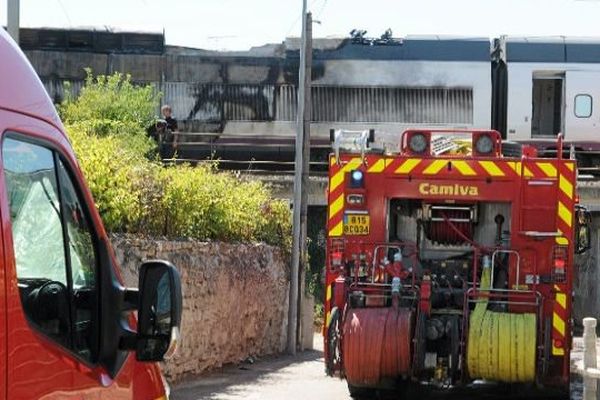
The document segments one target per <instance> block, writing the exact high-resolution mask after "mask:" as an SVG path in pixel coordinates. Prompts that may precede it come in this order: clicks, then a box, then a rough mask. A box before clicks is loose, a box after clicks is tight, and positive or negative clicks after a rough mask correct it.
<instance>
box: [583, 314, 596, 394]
mask: <svg viewBox="0 0 600 400" xmlns="http://www.w3.org/2000/svg"><path fill="white" fill-rule="evenodd" d="M596 323H597V322H596V318H584V319H583V369H584V371H585V372H584V375H583V399H584V400H596V392H597V389H598V381H597V380H596V378H592V377H591V376H589V375H588V374H587V373H586V372H587V371H588V368H597V366H598V361H597V360H598V359H597V355H596Z"/></svg>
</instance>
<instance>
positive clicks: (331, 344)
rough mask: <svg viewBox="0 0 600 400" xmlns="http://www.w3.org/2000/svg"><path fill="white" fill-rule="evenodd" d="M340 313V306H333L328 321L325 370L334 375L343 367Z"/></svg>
mask: <svg viewBox="0 0 600 400" xmlns="http://www.w3.org/2000/svg"><path fill="white" fill-rule="evenodd" d="M340 314H341V312H340V310H339V308H337V307H333V308H332V309H331V313H330V314H329V320H328V321H327V324H328V325H327V361H326V363H325V372H326V373H327V375H329V376H334V375H335V373H336V372H338V371H339V370H340V367H341V343H340V339H341V331H340V319H341V317H340Z"/></svg>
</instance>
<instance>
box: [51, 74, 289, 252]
mask: <svg viewBox="0 0 600 400" xmlns="http://www.w3.org/2000/svg"><path fill="white" fill-rule="evenodd" d="M87 72H88V75H87V79H86V82H85V86H84V87H83V89H82V90H81V93H80V95H79V96H78V97H77V98H73V97H67V98H66V99H65V101H64V102H63V104H61V105H60V106H59V110H60V113H61V117H62V119H63V121H64V123H65V126H66V128H67V131H68V134H69V137H70V139H71V142H72V144H73V147H74V149H75V152H76V154H77V157H78V159H79V162H80V165H81V168H82V170H83V172H84V175H85V177H86V180H87V182H88V184H89V185H90V189H91V191H92V193H93V195H94V199H95V201H96V206H97V208H98V210H99V211H100V213H101V215H102V218H103V220H104V222H105V224H106V227H107V229H108V230H109V231H112V232H131V233H142V234H147V235H164V236H168V237H171V238H177V237H191V238H196V239H200V240H207V239H214V240H227V241H265V242H267V243H270V244H274V245H278V246H282V247H283V248H286V249H288V248H289V247H290V243H291V239H290V234H291V222H290V211H289V207H288V205H287V203H285V202H282V201H279V200H274V199H273V198H272V197H271V193H270V191H269V189H268V187H266V186H265V185H264V184H262V183H260V182H257V181H250V180H243V179H241V178H239V177H236V176H234V175H233V174H230V173H224V172H218V171H217V170H216V167H215V165H206V166H199V167H192V166H190V165H178V166H168V167H166V166H163V165H162V164H161V163H160V162H159V161H158V160H157V159H155V158H154V157H152V156H151V154H153V151H154V150H155V147H156V144H155V143H154V142H153V141H152V139H149V138H148V136H147V135H146V130H145V128H146V127H147V126H149V125H150V124H151V123H152V122H153V121H154V118H155V112H156V110H157V109H158V101H159V94H157V93H156V92H155V90H154V89H153V88H152V87H151V86H136V85H134V84H132V83H131V80H130V77H129V76H128V75H122V74H114V75H111V76H102V75H100V76H96V77H93V76H92V73H91V71H89V70H88V71H87ZM65 92H69V90H65Z"/></svg>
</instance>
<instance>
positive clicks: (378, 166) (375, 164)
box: [336, 155, 573, 183]
mask: <svg viewBox="0 0 600 400" xmlns="http://www.w3.org/2000/svg"><path fill="white" fill-rule="evenodd" d="M449 163H450V164H451V168H448V164H449ZM565 163H567V164H568V165H570V166H571V167H572V166H573V164H572V162H571V161H565ZM365 165H366V171H367V173H370V174H382V173H383V174H395V175H423V176H437V175H455V176H465V177H469V176H471V177H494V178H519V177H524V178H529V179H548V178H551V179H556V178H557V172H558V170H557V168H556V162H555V161H551V160H549V161H541V160H526V161H524V162H521V161H509V160H502V159H497V160H477V159H460V158H417V157H381V156H373V155H370V156H367V157H366V160H365ZM336 183H337V182H336Z"/></svg>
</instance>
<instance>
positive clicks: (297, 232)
mask: <svg viewBox="0 0 600 400" xmlns="http://www.w3.org/2000/svg"><path fill="white" fill-rule="evenodd" d="M306 3H307V0H303V1H302V43H301V45H300V71H299V75H300V76H299V80H298V110H297V111H298V112H297V115H296V149H295V150H296V158H295V171H294V209H293V213H294V214H293V222H292V223H293V225H292V234H293V237H292V265H291V268H290V269H291V271H290V299H289V312H288V340H287V351H288V353H289V354H292V355H294V354H296V347H297V345H298V336H297V328H298V299H299V297H298V293H299V290H298V289H299V281H300V279H299V273H300V248H301V247H300V246H301V243H300V240H301V237H300V236H301V229H300V217H301V209H302V205H301V203H302V191H303V190H304V188H303V187H302V167H303V166H304V160H303V151H302V144H303V140H304V137H303V136H304V127H303V125H304V124H303V121H304V84H303V82H304V80H305V73H306V72H305V67H304V66H305V64H306V58H305V56H306V54H305V52H306V47H305V46H304V44H305V41H306V9H307V8H308V7H307V4H306Z"/></svg>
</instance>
